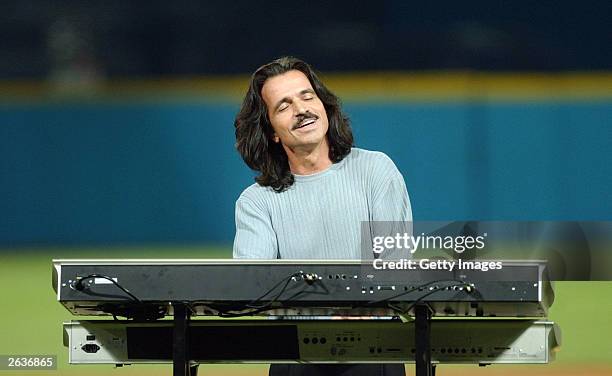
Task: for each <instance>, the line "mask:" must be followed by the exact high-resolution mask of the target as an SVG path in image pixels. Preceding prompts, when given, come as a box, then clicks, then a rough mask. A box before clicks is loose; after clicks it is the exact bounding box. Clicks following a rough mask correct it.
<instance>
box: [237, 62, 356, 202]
mask: <svg viewBox="0 0 612 376" xmlns="http://www.w3.org/2000/svg"><path fill="white" fill-rule="evenodd" d="M291 70H298V71H300V72H302V73H304V75H306V77H307V78H308V80H309V81H310V84H311V85H312V87H313V89H314V91H315V92H316V94H317V96H318V97H319V99H321V102H323V105H324V107H325V111H326V113H327V118H328V121H329V129H328V131H327V141H328V144H329V159H330V160H331V161H332V162H333V163H337V162H340V161H341V160H342V159H343V158H344V157H346V156H347V155H348V153H349V152H350V151H351V147H352V146H353V132H352V131H351V127H350V122H349V119H348V117H347V116H345V115H344V113H343V112H342V109H341V108H340V101H339V99H338V97H336V96H335V95H334V94H333V93H332V92H331V91H329V89H327V88H326V87H325V85H323V83H322V82H321V80H320V79H319V78H318V77H317V75H316V73H315V72H314V71H313V69H312V68H311V67H310V66H309V65H308V64H307V63H305V62H303V61H302V60H299V59H297V58H294V57H289V56H285V57H281V58H279V59H276V60H274V61H272V62H271V63H268V64H265V65H262V66H261V67H259V68H258V69H257V70H256V71H255V73H253V76H252V77H251V82H250V85H249V90H248V91H247V93H246V96H245V97H244V101H243V102H242V107H241V108H240V111H239V112H238V115H236V120H235V121H234V127H236V149H238V152H239V153H240V155H241V156H242V159H244V161H245V162H246V164H247V165H248V166H249V167H250V168H252V169H253V170H255V171H258V172H259V173H260V175H259V176H257V177H256V178H255V181H256V182H257V183H259V184H260V185H262V186H266V187H267V186H269V187H272V188H273V189H274V190H275V191H276V192H282V191H284V190H286V189H287V188H289V187H290V186H291V185H292V184H293V183H294V177H293V174H292V173H291V170H290V169H289V160H288V158H287V153H286V152H285V150H284V149H283V146H282V145H281V144H280V143H275V142H273V140H272V137H273V134H274V131H273V129H272V125H271V124H270V120H269V119H268V111H267V108H266V103H265V102H264V100H263V98H262V96H261V89H262V87H263V85H264V83H265V82H266V80H267V79H268V78H270V77H274V76H278V75H280V74H283V73H286V72H288V71H291Z"/></svg>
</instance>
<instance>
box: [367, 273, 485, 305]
mask: <svg viewBox="0 0 612 376" xmlns="http://www.w3.org/2000/svg"><path fill="white" fill-rule="evenodd" d="M444 282H456V284H455V285H450V286H444V287H445V288H448V287H466V289H468V288H469V289H475V288H474V287H473V286H472V285H470V284H468V283H467V282H465V281H461V280H458V279H437V280H435V281H430V282H427V283H424V284H422V285H419V286H415V287H412V288H411V289H410V290H407V291H403V292H400V293H399V294H396V295H393V296H390V297H387V298H384V299H380V300H374V301H371V302H368V303H367V305H372V304H379V303H384V302H386V301H389V300H393V299H397V298H399V297H401V296H404V295H408V294H410V293H412V292H415V291H417V290H419V289H424V288H426V287H428V286H430V285H433V284H434V283H444ZM468 292H471V291H468Z"/></svg>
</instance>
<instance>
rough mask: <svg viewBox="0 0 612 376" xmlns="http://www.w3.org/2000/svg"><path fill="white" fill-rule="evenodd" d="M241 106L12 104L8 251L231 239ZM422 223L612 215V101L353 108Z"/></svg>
mask: <svg viewBox="0 0 612 376" xmlns="http://www.w3.org/2000/svg"><path fill="white" fill-rule="evenodd" d="M237 106H238V105H237V104H212V103H210V104H207V103H202V102H194V103H180V104H177V103H137V102H134V103H129V104H110V103H91V104H83V103H74V104H66V103H64V104H39V105H33V104H12V105H8V104H4V105H2V106H1V107H0V153H1V158H0V212H1V213H2V215H1V216H0V247H7V246H15V245H27V244H40V245H70V244H74V245H82V244H101V245H107V244H126V243H139V242H146V243H155V242H167V243H191V242H220V243H230V242H231V241H232V239H233V233H234V223H233V215H234V212H233V210H234V202H235V200H236V198H237V197H238V195H239V194H240V192H241V191H242V189H244V188H245V187H246V186H247V185H249V184H251V182H252V181H253V176H254V174H253V173H252V172H251V171H250V170H248V168H247V167H246V166H245V165H244V164H243V163H242V160H241V159H240V157H239V156H238V155H237V153H236V152H235V150H234V147H233V144H234V133H233V126H232V124H233V118H234V115H235V112H236V110H237ZM345 110H346V112H347V113H348V114H349V115H350V116H351V119H352V123H353V128H354V131H355V135H356V141H357V145H358V146H360V147H364V148H368V149H376V150H382V151H384V152H386V153H387V154H388V155H390V156H391V157H392V159H393V160H394V161H395V162H396V164H397V166H398V167H399V168H400V170H401V171H402V173H403V174H404V177H405V179H406V182H407V186H408V189H409V192H410V195H411V199H412V204H413V210H414V217H415V219H427V220H449V219H490V220H493V219H499V220H502V219H512V220H528V219H533V220H540V219H542V220H543V219H548V220H562V219H563V220H565V219H582V220H603V219H610V218H611V217H612V200H610V192H611V191H612V166H611V164H612V146H611V145H612V126H611V124H610V119H612V103H609V102H606V101H601V102H578V103H571V102H552V101H550V102H546V101H539V102H534V103H518V102H517V103H507V102H503V103H502V102H495V103H478V102H477V103H470V102H453V103H443V104H439V103H429V104H427V103H395V104H362V103H347V104H346V105H345Z"/></svg>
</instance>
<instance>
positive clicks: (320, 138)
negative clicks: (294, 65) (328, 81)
mask: <svg viewBox="0 0 612 376" xmlns="http://www.w3.org/2000/svg"><path fill="white" fill-rule="evenodd" d="M261 96H262V97H263V100H264V102H265V103H266V107H267V110H268V119H270V123H271V124H272V129H273V130H274V136H273V137H274V142H280V143H281V144H282V145H283V146H284V147H285V149H287V148H289V149H291V150H296V149H311V148H312V147H314V146H317V145H319V144H321V143H326V142H327V139H326V137H325V135H326V134H327V129H328V127H329V123H328V120H327V113H326V112H325V107H324V106H323V102H321V100H320V99H319V97H317V94H316V93H315V91H314V89H313V88H312V85H310V81H308V78H307V77H306V76H305V75H304V73H302V72H300V71H297V70H291V71H288V72H286V73H283V74H280V75H278V76H274V77H271V78H268V79H267V80H266V82H265V83H264V85H263V87H262V89H261Z"/></svg>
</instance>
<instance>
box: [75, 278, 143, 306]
mask: <svg viewBox="0 0 612 376" xmlns="http://www.w3.org/2000/svg"><path fill="white" fill-rule="evenodd" d="M89 278H102V279H106V280H108V281H110V282H112V283H113V284H114V285H115V286H117V287H118V288H119V289H120V290H121V291H123V292H125V293H126V294H128V295H129V297H130V298H132V300H134V301H135V302H137V303H142V301H141V300H140V299H138V298H137V297H136V296H135V295H134V294H132V293H131V292H130V291H129V290H128V289H126V288H125V287H123V286H121V285H120V284H119V283H118V282H117V281H115V280H114V279H113V278H111V277H109V276H106V275H102V274H90V275H88V276H87V277H83V278H81V279H77V280H76V281H74V282H73V283H72V287H73V288H74V289H75V290H78V291H83V290H84V289H85V286H84V285H83V281H85V280H86V279H89ZM87 287H90V286H87Z"/></svg>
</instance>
